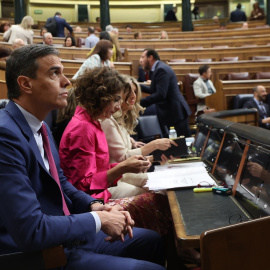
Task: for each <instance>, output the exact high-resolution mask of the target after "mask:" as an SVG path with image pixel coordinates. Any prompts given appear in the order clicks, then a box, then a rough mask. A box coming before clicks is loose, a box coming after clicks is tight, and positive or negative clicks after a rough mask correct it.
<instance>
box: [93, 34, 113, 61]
mask: <svg viewBox="0 0 270 270" xmlns="http://www.w3.org/2000/svg"><path fill="white" fill-rule="evenodd" d="M112 48H113V44H112V43H111V42H110V41H109V40H105V39H103V40H100V41H99V42H98V43H97V45H96V46H95V48H94V50H93V51H92V53H91V54H90V55H89V56H92V55H94V54H98V55H99V56H100V58H101V60H103V61H107V60H109V59H108V50H109V49H112Z"/></svg>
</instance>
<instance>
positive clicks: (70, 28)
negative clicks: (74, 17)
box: [65, 20, 73, 34]
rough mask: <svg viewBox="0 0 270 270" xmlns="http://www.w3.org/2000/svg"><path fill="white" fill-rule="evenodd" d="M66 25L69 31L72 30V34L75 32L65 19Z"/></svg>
mask: <svg viewBox="0 0 270 270" xmlns="http://www.w3.org/2000/svg"><path fill="white" fill-rule="evenodd" d="M65 27H66V28H67V29H68V31H69V32H70V34H72V33H73V29H72V27H71V26H70V25H69V24H68V23H67V22H66V20H65Z"/></svg>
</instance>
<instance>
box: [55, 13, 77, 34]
mask: <svg viewBox="0 0 270 270" xmlns="http://www.w3.org/2000/svg"><path fill="white" fill-rule="evenodd" d="M54 18H55V20H56V23H57V36H58V37H65V27H66V28H67V29H68V30H69V32H70V34H72V32H73V29H72V27H71V26H70V25H69V24H68V23H67V22H66V20H65V19H63V18H60V17H57V16H55V17H54Z"/></svg>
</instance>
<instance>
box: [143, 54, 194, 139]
mask: <svg viewBox="0 0 270 270" xmlns="http://www.w3.org/2000/svg"><path fill="white" fill-rule="evenodd" d="M140 64H141V66H142V68H144V69H146V70H149V71H150V74H151V86H150V87H145V88H144V91H147V92H148V93H150V94H151V95H150V96H147V97H145V98H143V99H142V100H141V105H142V106H143V107H149V106H150V105H152V104H155V105H156V111H157V117H158V120H159V123H160V125H161V128H162V132H163V136H164V137H168V132H169V128H170V126H174V128H175V130H176V132H177V135H178V136H181V135H184V136H186V137H189V136H190V135H191V132H190V129H189V122H188V116H189V115H190V114H191V111H190V108H189V106H188V104H187V102H186V100H185V99H184V97H183V96H182V94H181V93H180V90H179V87H178V83H177V78H176V75H175V73H174V71H173V70H172V69H171V68H170V67H169V66H168V65H166V64H165V63H163V62H161V61H160V58H159V55H158V53H157V52H156V51H155V50H153V49H145V50H144V52H143V54H142V56H141V58H140Z"/></svg>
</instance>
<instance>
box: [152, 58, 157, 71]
mask: <svg viewBox="0 0 270 270" xmlns="http://www.w3.org/2000/svg"><path fill="white" fill-rule="evenodd" d="M158 62H159V60H157V61H156V62H155V63H154V65H153V66H152V68H151V71H153V72H154V71H155V69H156V66H157V63H158Z"/></svg>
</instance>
